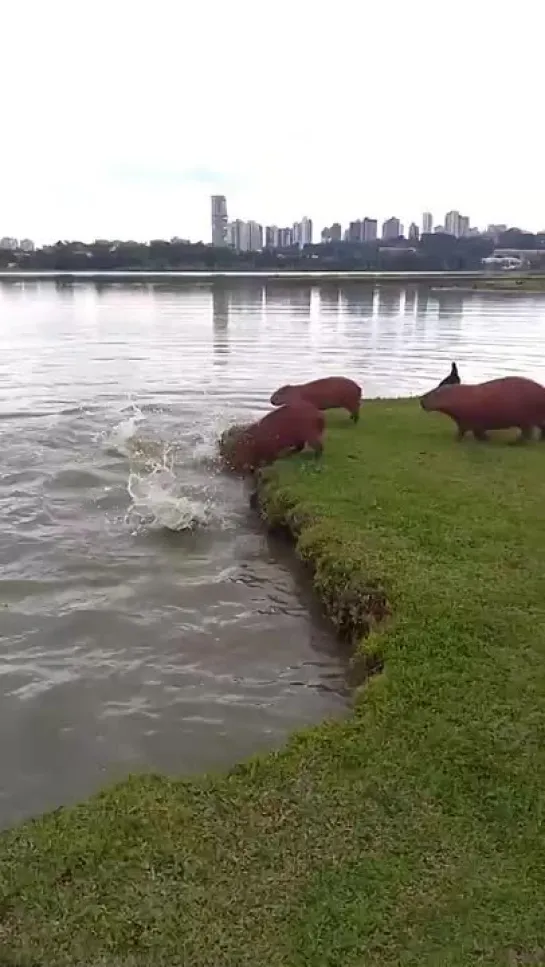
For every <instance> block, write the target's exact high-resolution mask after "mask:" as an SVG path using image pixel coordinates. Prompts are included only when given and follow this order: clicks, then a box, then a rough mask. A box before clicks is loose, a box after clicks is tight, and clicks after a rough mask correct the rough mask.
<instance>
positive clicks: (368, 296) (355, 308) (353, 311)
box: [341, 282, 376, 317]
mask: <svg viewBox="0 0 545 967" xmlns="http://www.w3.org/2000/svg"><path fill="white" fill-rule="evenodd" d="M375 291H376V290H375V287H374V285H373V284H372V283H354V282H352V283H347V284H345V285H343V286H342V287H341V298H342V303H343V306H344V308H345V310H346V312H347V313H348V314H349V315H357V316H364V317H369V316H372V315H373V306H374V299H375Z"/></svg>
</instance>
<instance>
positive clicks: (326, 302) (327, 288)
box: [318, 282, 341, 313]
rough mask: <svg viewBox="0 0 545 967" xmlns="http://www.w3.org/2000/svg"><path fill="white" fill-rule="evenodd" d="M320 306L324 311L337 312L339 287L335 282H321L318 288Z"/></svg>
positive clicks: (339, 294)
mask: <svg viewBox="0 0 545 967" xmlns="http://www.w3.org/2000/svg"><path fill="white" fill-rule="evenodd" d="M318 292H319V296H320V308H321V309H324V310H325V311H326V312H328V313H330V312H333V313H335V312H338V309H339V302H340V296H341V288H340V286H339V284H338V283H337V282H322V284H321V285H320V286H319V289H318Z"/></svg>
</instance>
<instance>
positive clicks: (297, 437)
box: [220, 400, 325, 473]
mask: <svg viewBox="0 0 545 967" xmlns="http://www.w3.org/2000/svg"><path fill="white" fill-rule="evenodd" d="M324 429H325V419H324V415H323V413H321V412H320V411H319V410H317V409H316V407H315V406H312V404H311V403H307V402H305V400H295V401H294V402H293V403H289V404H286V405H285V406H281V407H279V408H278V409H277V410H272V411H271V412H270V413H267V415H266V416H264V417H263V418H262V419H261V420H258V422H257V423H250V424H248V425H246V426H243V427H232V428H231V430H227V431H226V433H224V434H223V435H222V439H221V441H220V451H222V454H223V457H224V460H225V462H226V464H227V465H228V466H229V467H230V468H231V470H234V471H235V472H236V473H249V472H251V471H252V470H256V469H257V467H260V466H263V465H264V464H267V463H272V462H273V461H274V460H276V459H277V458H278V457H279V456H281V455H282V454H286V453H290V452H292V451H295V452H297V453H298V452H300V451H301V450H303V449H304V448H305V445H308V446H309V447H311V449H312V450H314V452H315V453H316V456H320V455H321V453H322V450H323V434H324Z"/></svg>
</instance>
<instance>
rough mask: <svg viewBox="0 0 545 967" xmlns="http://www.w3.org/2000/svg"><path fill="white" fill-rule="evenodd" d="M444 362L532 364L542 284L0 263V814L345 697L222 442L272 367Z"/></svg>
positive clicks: (393, 384)
mask: <svg viewBox="0 0 545 967" xmlns="http://www.w3.org/2000/svg"><path fill="white" fill-rule="evenodd" d="M452 360H456V361H457V362H458V365H459V367H460V371H461V375H462V378H463V379H464V380H467V381H471V380H477V379H481V378H490V377H493V376H496V375H499V374H508V373H524V374H527V375H530V376H533V377H536V378H538V379H541V380H543V381H545V298H542V297H540V296H527V297H524V296H518V295H517V296H513V295H511V294H510V295H508V296H497V295H495V294H483V295H475V294H463V293H460V292H444V293H442V294H439V293H433V292H432V291H430V289H428V288H420V289H418V288H416V287H409V288H403V287H400V286H399V285H396V286H383V287H381V288H373V286H370V285H368V284H362V283H344V282H343V283H341V284H339V283H334V282H331V283H328V282H320V283H319V284H318V283H316V284H312V285H311V284H308V285H307V284H304V283H300V282H288V281H282V280H281V281H274V282H267V283H263V281H253V282H252V281H251V280H244V281H242V282H238V283H237V282H228V281H216V282H210V281H207V282H202V283H195V282H193V283H187V282H186V283H178V284H176V283H173V282H153V283H147V282H140V283H139V282H117V283H112V282H101V283H96V284H93V283H89V282H81V283H76V284H71V283H66V282H62V283H61V282H54V281H46V282H40V281H35V280H32V281H29V280H27V281H24V282H20V281H18V282H5V281H4V282H0V444H1V446H2V454H3V456H2V469H1V472H0V507H1V515H2V516H1V519H2V526H1V528H0V562H1V570H0V730H1V734H2V736H3V741H2V743H1V744H0V824H3V825H5V824H7V823H10V822H12V821H14V820H15V819H17V818H19V817H22V816H25V815H28V814H33V813H36V812H40V811H42V810H44V809H48V808H51V807H54V806H57V805H59V804H61V803H64V802H72V801H74V800H75V799H77V798H80V797H82V796H84V795H86V794H88V793H89V792H92V791H94V790H95V789H97V788H98V787H99V786H101V785H102V784H104V782H106V781H109V780H111V779H114V778H117V777H120V776H123V775H125V774H126V773H127V772H129V771H138V770H141V769H158V770H165V771H168V772H171V773H182V772H188V773H189V772H192V771H196V770H198V771H201V770H207V769H213V768H217V767H224V766H227V765H230V764H232V763H234V762H235V761H237V760H238V759H240V758H242V757H244V756H247V755H248V754H250V753H252V752H255V751H259V750H265V749H267V748H270V747H272V746H278V745H280V744H281V743H282V742H283V740H284V739H285V737H286V735H287V734H288V733H289V732H290V731H291V730H292V729H293V728H294V727H296V726H300V725H305V724H308V723H312V722H317V721H320V720H321V719H323V718H324V717H326V716H330V715H340V714H344V711H345V709H346V701H347V699H346V689H345V681H344V668H343V662H342V660H341V656H340V655H339V652H338V648H337V646H336V644H335V642H334V640H333V638H332V636H331V634H330V631H329V629H328V628H327V627H326V626H325V624H324V623H323V622H322V621H321V620H320V618H319V616H318V615H317V614H316V608H315V607H313V606H312V600H311V599H310V596H309V592H308V588H306V587H305V585H304V583H301V582H300V580H299V578H298V577H297V575H296V574H294V572H293V568H292V562H291V555H290V554H289V552H287V551H286V550H285V549H284V548H282V546H278V545H276V544H274V543H273V542H271V541H270V540H268V539H267V538H266V537H265V536H264V535H263V533H262V531H261V530H260V528H259V526H258V524H257V522H256V520H255V517H254V516H253V515H252V513H251V512H250V510H249V508H248V493H247V491H246V490H245V488H244V486H243V484H242V483H241V482H240V481H239V480H234V479H231V478H229V477H228V476H226V475H225V474H222V473H220V472H219V471H218V467H217V463H216V460H215V444H216V439H217V436H218V434H219V432H220V431H221V430H222V429H223V428H225V427H226V426H228V425H229V424H230V423H232V422H235V421H240V420H247V419H248V418H253V417H257V416H259V415H260V414H262V413H263V412H265V411H266V410H267V408H268V398H269V396H270V393H271V392H272V391H273V390H274V389H275V388H276V387H277V386H278V385H279V384H282V383H286V382H294V381H300V380H305V379H309V378H312V377H314V376H316V375H318V374H328V373H342V374H345V375H347V376H351V377H354V378H356V379H357V380H359V381H361V382H362V384H363V386H364V392H365V395H366V396H368V397H372V396H377V395H381V396H394V395H408V394H414V393H417V392H420V391H422V390H424V389H425V388H427V387H429V386H431V385H434V384H435V383H436V382H437V381H438V379H440V378H442V377H443V376H444V375H446V373H447V372H448V370H449V368H450V363H451V361H452Z"/></svg>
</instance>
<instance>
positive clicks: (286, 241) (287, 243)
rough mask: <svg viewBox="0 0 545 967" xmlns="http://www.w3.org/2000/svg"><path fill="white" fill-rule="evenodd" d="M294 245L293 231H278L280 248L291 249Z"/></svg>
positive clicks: (280, 229)
mask: <svg viewBox="0 0 545 967" xmlns="http://www.w3.org/2000/svg"><path fill="white" fill-rule="evenodd" d="M292 245H293V229H291V228H279V229H278V248H291V246H292Z"/></svg>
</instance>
